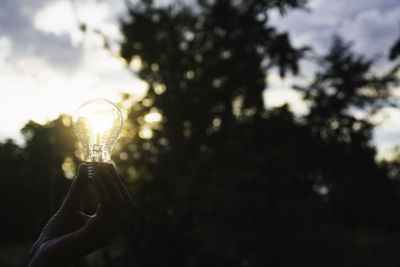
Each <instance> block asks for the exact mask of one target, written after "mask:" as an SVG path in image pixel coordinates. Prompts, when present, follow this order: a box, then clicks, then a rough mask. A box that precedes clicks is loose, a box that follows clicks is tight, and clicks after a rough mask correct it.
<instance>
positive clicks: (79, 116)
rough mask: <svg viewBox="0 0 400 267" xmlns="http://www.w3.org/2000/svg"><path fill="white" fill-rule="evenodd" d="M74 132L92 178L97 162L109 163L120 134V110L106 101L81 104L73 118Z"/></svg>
mask: <svg viewBox="0 0 400 267" xmlns="http://www.w3.org/2000/svg"><path fill="white" fill-rule="evenodd" d="M73 122H74V128H75V132H76V134H77V136H78V138H79V140H80V142H81V145H82V149H83V158H82V159H83V160H84V161H86V162H87V163H89V164H88V165H89V178H92V177H91V176H92V175H93V172H94V168H95V165H96V164H93V163H97V162H109V161H110V159H111V151H112V148H113V146H114V144H115V142H116V141H117V139H118V137H119V135H120V134H121V131H122V128H123V118H122V112H121V110H120V109H119V108H118V107H117V106H116V105H115V104H113V103H112V102H110V101H108V100H106V99H94V100H91V101H88V102H86V103H83V104H82V105H81V106H80V107H79V109H78V110H77V112H76V113H75V115H74V117H73Z"/></svg>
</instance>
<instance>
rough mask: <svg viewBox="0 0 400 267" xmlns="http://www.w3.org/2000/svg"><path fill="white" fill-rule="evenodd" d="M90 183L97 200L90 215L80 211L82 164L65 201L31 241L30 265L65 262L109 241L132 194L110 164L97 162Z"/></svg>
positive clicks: (85, 183) (84, 180)
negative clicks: (37, 236)
mask: <svg viewBox="0 0 400 267" xmlns="http://www.w3.org/2000/svg"><path fill="white" fill-rule="evenodd" d="M93 183H94V185H95V188H96V190H97V192H98V194H99V202H100V204H99V205H98V207H97V210H96V213H95V214H94V215H92V216H90V215H87V214H85V213H84V212H83V204H84V201H85V196H86V193H87V189H88V177H87V166H86V165H85V164H81V165H80V166H79V169H78V173H77V176H76V177H75V179H74V181H73V183H72V184H71V187H70V189H69V192H68V194H67V196H66V198H65V200H64V202H63V203H62V204H61V206H60V208H59V209H58V211H57V212H56V213H55V214H54V215H53V217H51V218H50V220H49V221H48V222H47V224H46V226H45V227H44V228H43V230H42V232H41V233H40V236H39V238H38V239H37V241H36V242H35V244H34V245H33V247H32V250H31V259H30V262H29V267H39V266H40V267H47V266H68V265H69V264H71V263H73V262H75V261H76V260H78V259H79V258H81V257H82V256H84V255H86V254H89V253H91V252H93V251H95V250H97V249H99V248H102V247H104V246H106V245H108V244H109V243H111V242H112V239H113V237H114V235H115V233H116V230H117V228H118V226H119V225H120V223H121V221H122V220H123V218H124V217H125V215H126V213H127V211H128V210H129V208H130V207H131V206H132V197H131V195H130V194H129V192H128V189H127V188H126V186H125V185H124V184H123V182H122V180H121V178H120V177H119V176H118V175H117V173H116V172H115V169H114V166H113V165H112V164H109V163H99V165H98V166H97V168H96V173H95V175H94V177H93Z"/></svg>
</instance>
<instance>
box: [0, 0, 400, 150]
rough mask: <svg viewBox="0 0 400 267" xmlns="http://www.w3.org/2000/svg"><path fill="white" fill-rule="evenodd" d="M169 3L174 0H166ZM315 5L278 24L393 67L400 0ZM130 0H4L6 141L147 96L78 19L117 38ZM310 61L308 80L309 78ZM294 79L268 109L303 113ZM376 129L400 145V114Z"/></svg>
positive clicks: (2, 134)
mask: <svg viewBox="0 0 400 267" xmlns="http://www.w3.org/2000/svg"><path fill="white" fill-rule="evenodd" d="M159 1H160V2H169V1H168V0H159ZM308 7H309V9H308V10H296V11H291V12H289V13H288V14H287V15H286V16H285V17H280V16H279V15H278V14H277V13H272V14H271V17H272V20H271V21H272V23H273V24H275V25H276V26H277V27H278V28H279V30H281V31H289V33H290V35H291V39H292V41H293V43H294V44H295V45H297V46H302V45H310V46H312V47H313V48H314V50H315V51H316V52H317V53H324V52H325V51H326V50H327V48H328V47H329V44H330V41H331V39H332V35H333V34H340V35H342V36H343V37H344V38H345V39H346V40H349V41H354V48H355V49H356V51H358V52H360V53H363V54H366V55H370V56H378V57H379V58H380V59H379V61H378V64H377V71H384V70H385V69H387V68H388V66H389V65H390V64H389V63H388V62H387V60H386V58H387V52H388V51H389V48H390V46H391V45H392V44H393V43H394V42H395V40H396V39H397V37H398V36H399V35H400V1H399V0H351V1H350V0H334V1H333V0H311V1H309V4H308ZM124 11H125V9H124V0H103V1H95V0H35V1H32V0H0V114H1V115H0V140H4V138H8V137H11V138H14V139H17V140H19V141H20V140H22V139H21V136H20V134H19V129H20V128H21V127H22V126H23V125H24V124H25V123H26V122H27V121H28V120H30V119H33V120H35V121H38V122H41V123H43V122H45V121H46V120H49V119H54V118H56V117H57V116H58V115H59V113H68V114H71V113H73V111H74V110H75V109H76V108H77V107H78V106H79V104H80V103H82V102H83V101H85V100H87V99H91V98H96V97H105V98H108V99H110V100H112V101H116V102H118V101H119V100H120V93H121V92H127V93H130V94H141V93H142V92H143V91H144V90H145V88H146V85H145V84H144V83H143V82H140V81H139V80H138V79H137V78H135V77H134V76H132V74H131V73H130V72H128V71H127V70H125V69H124V67H123V64H122V63H121V62H120V61H119V60H118V59H116V58H115V57H113V56H112V55H110V53H108V52H107V51H105V50H104V49H103V48H102V40H101V38H100V37H99V36H97V35H96V34H91V33H90V31H89V34H86V35H83V34H82V33H81V32H80V31H79V29H78V24H77V21H78V20H79V21H81V22H84V23H86V24H88V26H89V29H90V27H93V28H99V29H101V30H102V31H103V32H104V33H105V34H107V35H108V36H111V37H112V38H113V39H114V40H118V39H119V38H120V36H119V34H118V18H119V17H120V16H121V15H124ZM308 70H309V68H308V67H307V66H306V67H305V71H303V73H302V77H303V78H307V77H308V76H309V75H308V73H307V71H308ZM291 84H292V79H288V80H285V81H281V80H280V79H279V78H278V77H277V76H273V75H272V76H271V77H270V80H269V89H268V90H267V91H266V94H265V99H266V105H267V106H268V107H271V106H276V105H281V104H282V103H284V102H285V101H289V102H290V103H291V104H292V109H293V110H295V111H296V112H300V113H301V112H304V111H305V108H306V107H305V105H304V103H302V101H301V96H300V95H299V94H298V93H297V92H294V91H293V90H291V89H290V86H291ZM386 113H387V114H389V115H390V116H389V117H388V119H386V122H385V123H384V124H382V126H381V127H380V128H378V130H377V131H376V135H375V140H376V142H377V143H378V144H379V147H380V148H381V149H382V150H386V149H388V148H390V147H391V146H393V145H395V144H400V112H398V111H397V110H394V109H390V110H389V109H388V110H386Z"/></svg>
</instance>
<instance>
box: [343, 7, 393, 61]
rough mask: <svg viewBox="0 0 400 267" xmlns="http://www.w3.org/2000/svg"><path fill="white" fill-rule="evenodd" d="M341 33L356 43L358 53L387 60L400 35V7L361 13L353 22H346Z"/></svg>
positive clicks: (348, 20)
mask: <svg viewBox="0 0 400 267" xmlns="http://www.w3.org/2000/svg"><path fill="white" fill-rule="evenodd" d="M339 32H340V33H341V35H342V36H343V37H344V38H345V39H347V40H350V41H353V42H354V48H355V49H356V51H358V52H360V53H362V54H365V55H370V56H373V55H377V54H381V55H382V56H384V57H385V58H387V56H388V53H389V50H390V47H391V46H392V45H393V44H394V42H395V41H396V39H397V38H398V36H399V34H400V6H399V7H398V8H395V9H392V10H388V11H382V10H379V9H376V8H375V9H369V10H365V11H363V12H360V13H359V14H358V15H357V16H356V17H355V18H354V19H353V20H350V19H347V20H345V21H344V22H343V23H342V24H341V27H340V30H339Z"/></svg>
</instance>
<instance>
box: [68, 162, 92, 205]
mask: <svg viewBox="0 0 400 267" xmlns="http://www.w3.org/2000/svg"><path fill="white" fill-rule="evenodd" d="M87 189H88V170H87V166H86V164H84V163H81V164H80V165H79V168H78V172H77V175H76V177H75V179H74V181H73V182H72V184H71V186H70V188H69V191H68V194H67V196H66V197H65V200H64V202H63V204H62V206H61V207H62V209H70V210H74V211H82V209H83V203H84V202H85V196H86V192H87Z"/></svg>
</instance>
